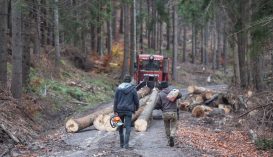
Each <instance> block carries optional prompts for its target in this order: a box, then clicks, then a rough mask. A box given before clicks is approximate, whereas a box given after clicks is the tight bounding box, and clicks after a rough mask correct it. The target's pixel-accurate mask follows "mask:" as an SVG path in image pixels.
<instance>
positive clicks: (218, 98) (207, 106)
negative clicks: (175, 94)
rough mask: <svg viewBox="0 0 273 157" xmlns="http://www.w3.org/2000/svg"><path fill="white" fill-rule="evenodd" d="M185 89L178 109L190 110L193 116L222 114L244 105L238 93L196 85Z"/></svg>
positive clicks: (236, 109)
mask: <svg viewBox="0 0 273 157" xmlns="http://www.w3.org/2000/svg"><path fill="white" fill-rule="evenodd" d="M187 90H188V93H189V94H188V95H187V97H186V98H185V99H184V100H180V102H179V105H180V109H181V110H184V111H189V112H191V113H192V116H194V117H204V116H214V115H224V114H228V113H230V112H231V111H238V110H239V109H240V108H242V107H245V102H244V101H243V100H242V99H241V97H240V96H239V95H234V94H231V93H219V92H216V91H213V90H211V89H208V88H204V87H198V86H189V87H188V88H187Z"/></svg>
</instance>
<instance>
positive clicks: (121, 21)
mask: <svg viewBox="0 0 273 157" xmlns="http://www.w3.org/2000/svg"><path fill="white" fill-rule="evenodd" d="M121 6H122V7H121V9H120V20H119V33H120V34H123V33H124V17H125V16H124V5H123V4H122V5H121Z"/></svg>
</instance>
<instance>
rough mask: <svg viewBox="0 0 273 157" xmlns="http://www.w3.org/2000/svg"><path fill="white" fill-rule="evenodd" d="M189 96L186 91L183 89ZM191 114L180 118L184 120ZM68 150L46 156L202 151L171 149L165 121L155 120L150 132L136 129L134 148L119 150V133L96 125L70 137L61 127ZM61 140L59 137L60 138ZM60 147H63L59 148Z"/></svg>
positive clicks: (174, 156) (133, 156)
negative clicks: (101, 129) (98, 128)
mask: <svg viewBox="0 0 273 157" xmlns="http://www.w3.org/2000/svg"><path fill="white" fill-rule="evenodd" d="M209 88H213V89H218V90H222V89H225V88H226V86H223V85H221V86H211V87H209ZM181 92H182V94H183V95H184V96H185V95H186V94H187V93H186V89H181ZM185 114H190V113H187V112H184V113H182V115H181V116H180V120H181V118H183V117H184V116H185ZM59 132H60V135H63V137H62V138H61V141H62V144H61V145H63V146H61V147H64V148H61V149H56V148H55V149H54V148H53V149H52V150H51V151H49V152H47V153H46V154H44V155H43V156H52V157H53V156H54V157H55V156H56V157H85V156H86V157H117V156H118V157H125V156H128V157H140V156H141V157H152V156H156V157H166V156H168V157H182V156H188V157H192V156H200V155H202V152H201V151H200V150H198V149H196V148H193V147H191V146H187V145H184V146H183V148H179V147H178V145H176V146H175V147H169V146H168V142H167V139H166V137H165V130H164V124H163V120H162V119H154V120H152V122H151V124H150V127H149V128H148V130H147V131H146V132H135V131H134V129H132V132H131V136H130V137H131V139H130V143H129V145H130V147H131V148H130V149H129V150H126V149H122V148H120V147H119V134H118V131H116V132H104V131H98V130H96V129H95V128H94V127H93V126H91V127H89V128H86V129H85V130H83V131H81V132H79V133H74V134H67V133H65V131H64V130H63V128H61V129H60V130H59ZM57 138H58V137H57ZM59 147H60V146H59Z"/></svg>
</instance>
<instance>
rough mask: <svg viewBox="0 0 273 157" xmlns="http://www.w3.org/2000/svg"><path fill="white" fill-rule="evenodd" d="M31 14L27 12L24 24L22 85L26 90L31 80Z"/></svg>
mask: <svg viewBox="0 0 273 157" xmlns="http://www.w3.org/2000/svg"><path fill="white" fill-rule="evenodd" d="M29 16H30V15H29V12H27V11H26V12H25V14H24V17H23V22H22V38H23V41H22V42H23V47H22V48H23V68H22V81H23V82H22V83H23V87H24V88H26V87H27V86H28V84H29V81H30V78H29V73H30V60H31V58H30V42H31V41H30V32H31V26H30V21H31V20H30V18H29Z"/></svg>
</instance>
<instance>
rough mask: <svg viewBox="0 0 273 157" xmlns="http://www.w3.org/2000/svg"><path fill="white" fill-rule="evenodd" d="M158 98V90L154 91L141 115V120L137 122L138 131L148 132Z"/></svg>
mask: <svg viewBox="0 0 273 157" xmlns="http://www.w3.org/2000/svg"><path fill="white" fill-rule="evenodd" d="M157 96H158V90H157V89H155V88H154V89H153V92H152V94H151V96H150V98H149V100H148V102H147V105H146V106H145V108H144V110H143V112H142V113H141V114H140V116H139V118H138V119H137V120H136V122H135V129H136V131H146V130H147V128H148V123H149V119H150V117H151V115H152V112H153V109H154V107H155V105H156V100H157Z"/></svg>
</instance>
